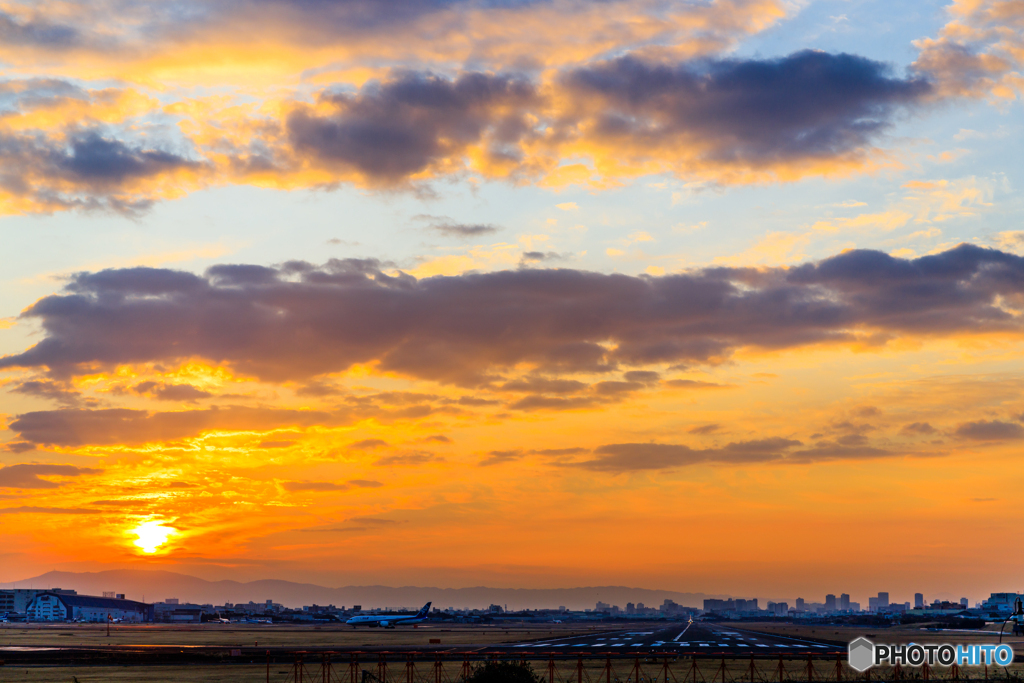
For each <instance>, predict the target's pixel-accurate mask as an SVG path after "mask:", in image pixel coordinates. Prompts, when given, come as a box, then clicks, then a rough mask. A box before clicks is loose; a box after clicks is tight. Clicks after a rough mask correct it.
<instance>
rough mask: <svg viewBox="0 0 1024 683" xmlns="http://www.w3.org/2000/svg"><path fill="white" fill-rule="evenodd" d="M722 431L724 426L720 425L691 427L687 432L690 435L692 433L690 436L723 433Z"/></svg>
mask: <svg viewBox="0 0 1024 683" xmlns="http://www.w3.org/2000/svg"><path fill="white" fill-rule="evenodd" d="M721 429H722V425H720V424H706V425H699V426H697V427H690V428H689V429H687V430H686V431H687V432H688V433H690V434H698V435H704V434H714V433H715V432H718V431H721Z"/></svg>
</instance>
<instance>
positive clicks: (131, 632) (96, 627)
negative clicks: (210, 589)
mask: <svg viewBox="0 0 1024 683" xmlns="http://www.w3.org/2000/svg"><path fill="white" fill-rule="evenodd" d="M603 630H608V628H607V627H602V626H593V625H579V624H521V625H507V626H506V625H502V626H480V625H444V626H440V625H438V626H434V625H429V624H422V625H418V626H417V627H405V628H396V629H382V628H366V627H363V628H358V629H356V628H353V627H351V626H346V625H344V624H331V625H321V626H312V625H301V626H300V625H290V624H274V625H270V624H267V625H260V624H195V625H192V624H189V625H174V624H136V625H122V624H116V625H114V626H113V627H111V629H110V636H109V637H108V636H107V635H106V633H107V631H106V627H105V626H103V625H100V624H53V625H48V624H3V625H2V626H0V647H2V646H20V647H30V646H34V647H54V646H55V647H68V646H72V645H85V646H87V645H101V646H102V645H183V646H197V645H217V646H225V647H337V648H359V647H375V648H376V647H407V646H417V645H427V644H429V643H430V641H431V640H432V639H439V640H440V641H441V644H442V645H494V644H497V643H506V642H516V641H522V640H534V639H540V638H549V637H552V636H569V635H575V634H580V633H593V632H598V631H603ZM257 643H258V645H257Z"/></svg>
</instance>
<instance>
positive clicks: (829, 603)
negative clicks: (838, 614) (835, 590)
mask: <svg viewBox="0 0 1024 683" xmlns="http://www.w3.org/2000/svg"><path fill="white" fill-rule="evenodd" d="M825 611H826V612H835V611H836V596H834V595H833V594H832V593H829V594H828V595H826V596H825Z"/></svg>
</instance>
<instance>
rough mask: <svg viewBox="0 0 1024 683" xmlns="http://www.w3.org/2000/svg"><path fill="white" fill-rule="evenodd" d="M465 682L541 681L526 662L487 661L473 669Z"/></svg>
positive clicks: (533, 682) (538, 682) (513, 682)
mask: <svg viewBox="0 0 1024 683" xmlns="http://www.w3.org/2000/svg"><path fill="white" fill-rule="evenodd" d="M466 683H543V681H542V680H541V678H540V676H538V675H537V674H535V673H534V672H533V667H531V666H530V665H529V664H527V663H526V662H487V663H486V664H484V665H483V666H478V667H476V668H475V669H473V673H471V674H470V675H469V678H467V679H466Z"/></svg>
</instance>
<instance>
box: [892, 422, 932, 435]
mask: <svg viewBox="0 0 1024 683" xmlns="http://www.w3.org/2000/svg"><path fill="white" fill-rule="evenodd" d="M900 431H901V432H902V433H903V434H923V435H928V434H934V433H936V432H937V431H938V430H937V429H935V427H932V426H931V425H930V424H928V423H927V422H912V423H910V424H908V425H904V426H903V429H901V430H900Z"/></svg>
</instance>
